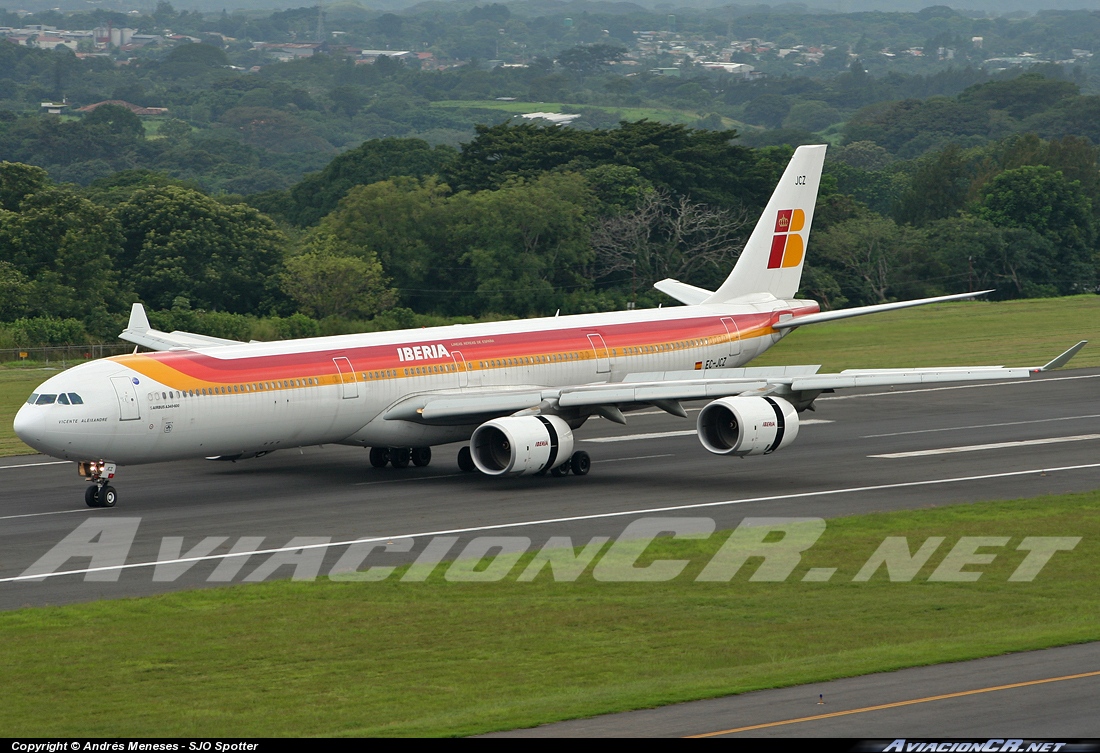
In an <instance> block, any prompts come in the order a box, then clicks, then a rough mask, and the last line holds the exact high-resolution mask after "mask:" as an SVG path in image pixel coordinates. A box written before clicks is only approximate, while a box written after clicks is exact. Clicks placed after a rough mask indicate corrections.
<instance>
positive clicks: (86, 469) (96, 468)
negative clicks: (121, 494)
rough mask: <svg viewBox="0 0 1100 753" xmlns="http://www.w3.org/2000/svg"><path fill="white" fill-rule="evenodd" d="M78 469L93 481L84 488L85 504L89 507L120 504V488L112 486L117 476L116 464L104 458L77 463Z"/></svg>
mask: <svg viewBox="0 0 1100 753" xmlns="http://www.w3.org/2000/svg"><path fill="white" fill-rule="evenodd" d="M77 471H78V472H79V473H80V475H81V476H84V477H85V478H87V479H88V481H90V482H91V485H90V486H89V487H88V488H87V489H85V490H84V504H86V505H87V506H88V507H114V506H115V505H116V504H118V490H117V489H115V488H114V487H113V486H111V484H110V481H111V479H113V478H114V477H115V464H114V463H108V462H105V461H103V460H100V461H98V462H97V461H88V462H84V463H78V464H77Z"/></svg>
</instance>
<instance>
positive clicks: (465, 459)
mask: <svg viewBox="0 0 1100 753" xmlns="http://www.w3.org/2000/svg"><path fill="white" fill-rule="evenodd" d="M458 469H459V470H460V471H462V472H463V473H473V472H474V471H476V470H477V466H476V465H474V456H473V455H472V454H471V453H470V447H469V445H467V446H466V447H463V448H462V449H461V450H459V451H458Z"/></svg>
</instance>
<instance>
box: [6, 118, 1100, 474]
mask: <svg viewBox="0 0 1100 753" xmlns="http://www.w3.org/2000/svg"><path fill="white" fill-rule="evenodd" d="M502 104H516V103H508V102H505V103H502ZM1078 340H1089V341H1090V342H1091V343H1092V344H1091V345H1089V346H1088V347H1086V348H1085V349H1084V350H1083V351H1081V352H1080V353H1079V354H1078V355H1077V356H1076V357H1075V358H1074V359H1073V361H1072V362H1071V363H1070V366H1071V367H1073V368H1084V367H1088V366H1100V296H1096V295H1083V296H1074V297H1072V298H1039V299H1031V300H1023V301H1004V302H999V303H989V302H985V301H979V302H967V303H949V304H939V305H936V306H923V307H919V308H915V309H909V310H907V311H897V312H893V313H888V314H878V315H875V316H868V317H862V318H857V319H851V320H849V321H841V322H834V323H831V324H822V325H819V326H814V327H806V328H804V329H801V330H797V331H795V332H793V333H792V334H790V335H789V336H788V337H787V338H785V339H784V340H783V341H782V342H780V343H779V344H778V345H777V346H775V347H774V348H772V349H771V350H770V351H768V352H767V353H765V354H764V355H763V356H762V357H760V358H758V359H756V360H755V361H753V365H754V366H771V365H780V364H806V363H819V364H822V371H823V372H829V371H839V370H841V369H849V368H857V367H863V368H894V367H903V366H965V365H975V366H977V365H988V364H1005V365H1008V366H1041V365H1043V364H1044V363H1046V362H1047V361H1049V360H1050V359H1051V358H1053V357H1054V356H1056V355H1058V354H1059V353H1061V352H1062V351H1063V350H1065V349H1066V348H1068V347H1069V346H1070V345H1073V344H1074V343H1075V342H1077V341H1078ZM52 373H54V372H52V371H48V370H26V369H5V368H3V367H0V457H2V456H5V455H21V454H26V453H30V452H32V450H31V449H30V448H29V447H27V446H26V445H24V444H23V443H22V442H20V441H19V440H18V439H17V438H16V437H15V433H14V432H13V431H12V426H11V423H12V418H13V417H14V416H15V412H16V411H17V410H18V409H19V406H20V405H22V404H23V401H24V400H26V399H27V395H29V394H30V393H31V391H32V390H33V389H34V388H35V387H36V386H38V384H40V383H41V382H42V381H44V380H45V379H46V378H47V377H48V376H49V375H50V374H52Z"/></svg>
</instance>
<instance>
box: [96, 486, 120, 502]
mask: <svg viewBox="0 0 1100 753" xmlns="http://www.w3.org/2000/svg"><path fill="white" fill-rule="evenodd" d="M117 504H118V490H117V489H115V488H114V487H113V486H105V487H103V488H102V489H100V490H99V506H100V507H114V506H115V505H117Z"/></svg>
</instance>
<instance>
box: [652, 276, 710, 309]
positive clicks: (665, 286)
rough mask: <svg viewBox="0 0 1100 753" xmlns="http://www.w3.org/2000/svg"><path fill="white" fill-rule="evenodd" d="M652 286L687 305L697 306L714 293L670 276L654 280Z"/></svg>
mask: <svg viewBox="0 0 1100 753" xmlns="http://www.w3.org/2000/svg"><path fill="white" fill-rule="evenodd" d="M653 287H655V288H657V290H660V291H661V292H662V293H664V294H665V295H667V296H670V297H672V298H675V299H676V300H677V301H679V302H680V303H685V304H687V305H688V306H698V305H699V304H700V303H702V302H703V301H705V300H706V299H708V298H710V297H711V296H712V295H714V292H713V291H710V290H705V289H703V288H697V287H695V286H694V285H688V284H687V283H686V282H680V281H679V280H673V279H672V278H666V279H664V280H661V281H660V282H656V283H654V284H653Z"/></svg>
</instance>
